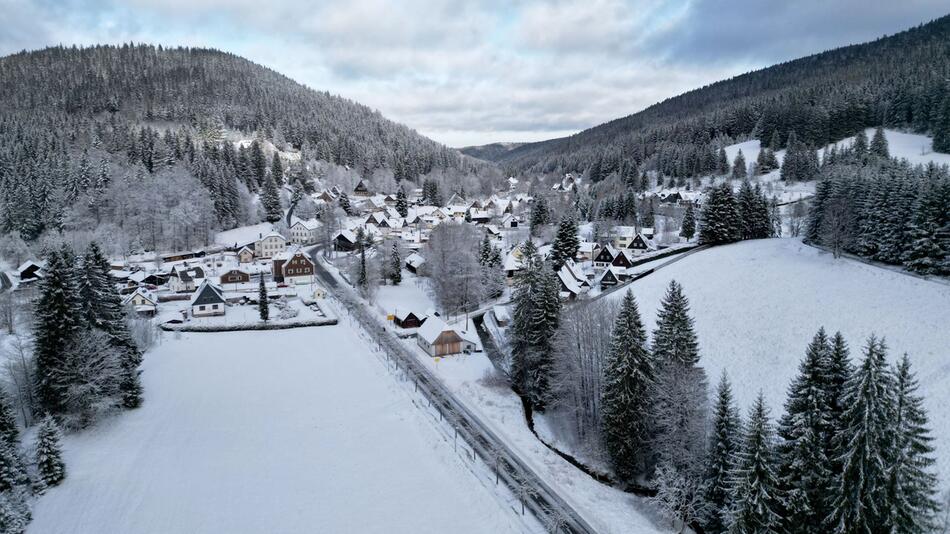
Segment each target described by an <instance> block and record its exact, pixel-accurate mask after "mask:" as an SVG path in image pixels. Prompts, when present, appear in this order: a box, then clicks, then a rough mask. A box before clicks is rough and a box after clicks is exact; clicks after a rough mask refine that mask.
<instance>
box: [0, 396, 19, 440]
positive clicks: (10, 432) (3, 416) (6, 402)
mask: <svg viewBox="0 0 950 534" xmlns="http://www.w3.org/2000/svg"><path fill="white" fill-rule="evenodd" d="M0 440H3V441H6V442H7V443H10V444H11V445H18V444H19V443H20V429H19V428H17V422H16V416H14V415H13V409H12V408H11V407H10V399H9V398H8V397H7V394H6V392H4V391H2V390H0Z"/></svg>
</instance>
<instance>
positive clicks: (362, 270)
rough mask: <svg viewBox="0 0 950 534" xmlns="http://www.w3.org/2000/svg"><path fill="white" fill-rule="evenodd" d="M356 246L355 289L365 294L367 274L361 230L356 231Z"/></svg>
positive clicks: (364, 240) (367, 284) (364, 245)
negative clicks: (357, 259) (357, 265)
mask: <svg viewBox="0 0 950 534" xmlns="http://www.w3.org/2000/svg"><path fill="white" fill-rule="evenodd" d="M356 246H357V248H358V249H359V251H360V264H359V270H358V272H357V275H356V287H357V288H359V290H360V291H363V292H365V291H366V290H367V289H368V288H369V274H368V273H367V271H366V235H365V234H363V228H362V227H361V228H359V229H357V231H356Z"/></svg>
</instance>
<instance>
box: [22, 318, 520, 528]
mask: <svg viewBox="0 0 950 534" xmlns="http://www.w3.org/2000/svg"><path fill="white" fill-rule="evenodd" d="M171 337H172V336H170V335H169V336H166V341H165V343H164V345H162V346H160V347H158V348H156V349H155V350H153V351H152V352H150V353H148V355H147V358H146V362H145V366H144V367H145V371H144V375H143V378H144V382H145V387H146V403H145V405H144V406H143V407H142V408H140V409H138V410H135V411H132V412H128V413H124V414H122V415H120V416H118V417H117V418H115V419H113V420H111V421H108V422H106V423H105V424H104V425H102V426H101V427H100V428H98V429H95V430H92V431H88V432H85V433H82V434H79V435H75V436H71V437H69V438H68V439H67V440H66V461H67V466H68V471H69V474H68V478H67V480H66V482H65V483H64V484H63V485H62V486H60V487H58V488H54V489H52V490H50V491H49V492H47V494H46V495H44V496H43V497H41V498H40V499H39V501H38V502H37V504H36V507H35V512H34V516H35V519H34V521H33V523H32V524H31V526H30V529H29V532H30V533H33V534H37V533H44V534H45V533H56V534H66V533H97V534H98V533H156V534H157V533H162V534H165V533H171V532H189V533H204V532H209V533H210V532H228V533H244V532H247V533H251V532H255V533H256V532H281V533H295V532H386V533H395V532H412V533H420V532H426V533H428V532H432V533H435V532H457V533H466V532H472V533H474V532H523V531H524V530H526V528H527V527H526V526H525V525H524V524H523V523H522V522H521V519H520V518H519V517H518V516H517V515H515V514H514V513H513V512H512V511H511V510H510V508H507V507H505V506H504V505H503V504H502V503H501V502H500V501H498V500H497V499H496V498H495V497H494V495H493V494H492V490H488V489H486V488H484V487H483V486H481V483H480V482H479V480H478V479H476V478H475V477H473V476H472V474H471V473H470V472H469V471H468V469H467V468H466V467H465V466H464V465H463V464H462V463H461V462H460V461H459V459H458V457H457V456H455V455H454V454H453V453H452V449H451V447H445V446H444V445H442V443H443V442H442V439H441V436H440V435H439V434H438V433H437V432H436V430H435V429H434V428H433V427H432V426H431V424H430V423H429V422H427V421H425V420H424V419H423V416H422V415H421V413H420V412H419V411H418V410H417V409H416V408H415V407H414V406H413V405H412V403H411V402H410V400H409V398H408V396H407V393H406V391H405V390H404V389H402V388H401V387H400V386H399V385H398V384H397V383H396V382H395V381H393V379H392V377H391V376H389V375H387V374H386V370H385V367H384V366H381V365H379V362H378V361H377V360H376V358H375V356H372V355H370V354H368V353H367V348H366V345H365V344H364V342H363V341H362V340H361V339H360V338H359V337H358V336H357V335H356V333H355V332H354V331H353V330H352V329H349V328H347V327H345V326H343V325H340V326H334V327H325V328H302V329H297V330H285V331H277V332H234V333H217V334H206V333H202V334H186V335H183V336H182V338H181V339H180V340H172V339H170V338H171Z"/></svg>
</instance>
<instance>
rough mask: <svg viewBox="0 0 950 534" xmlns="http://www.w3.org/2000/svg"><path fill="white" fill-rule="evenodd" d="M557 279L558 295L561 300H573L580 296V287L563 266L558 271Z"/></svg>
mask: <svg viewBox="0 0 950 534" xmlns="http://www.w3.org/2000/svg"><path fill="white" fill-rule="evenodd" d="M557 277H558V280H559V281H560V283H561V290H560V292H559V294H560V295H561V297H562V298H566V299H568V300H574V299H576V298H577V296H578V295H580V294H581V286H580V285H578V283H577V280H575V279H574V277H573V276H572V275H571V273H570V271H568V270H567V268H566V267H565V266H561V268H560V270H558V272H557Z"/></svg>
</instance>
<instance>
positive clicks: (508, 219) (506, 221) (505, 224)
mask: <svg viewBox="0 0 950 534" xmlns="http://www.w3.org/2000/svg"><path fill="white" fill-rule="evenodd" d="M501 227H502V228H517V227H518V219H517V218H515V216H514V215H512V214H510V213H506V214H505V215H504V216H502V218H501Z"/></svg>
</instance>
